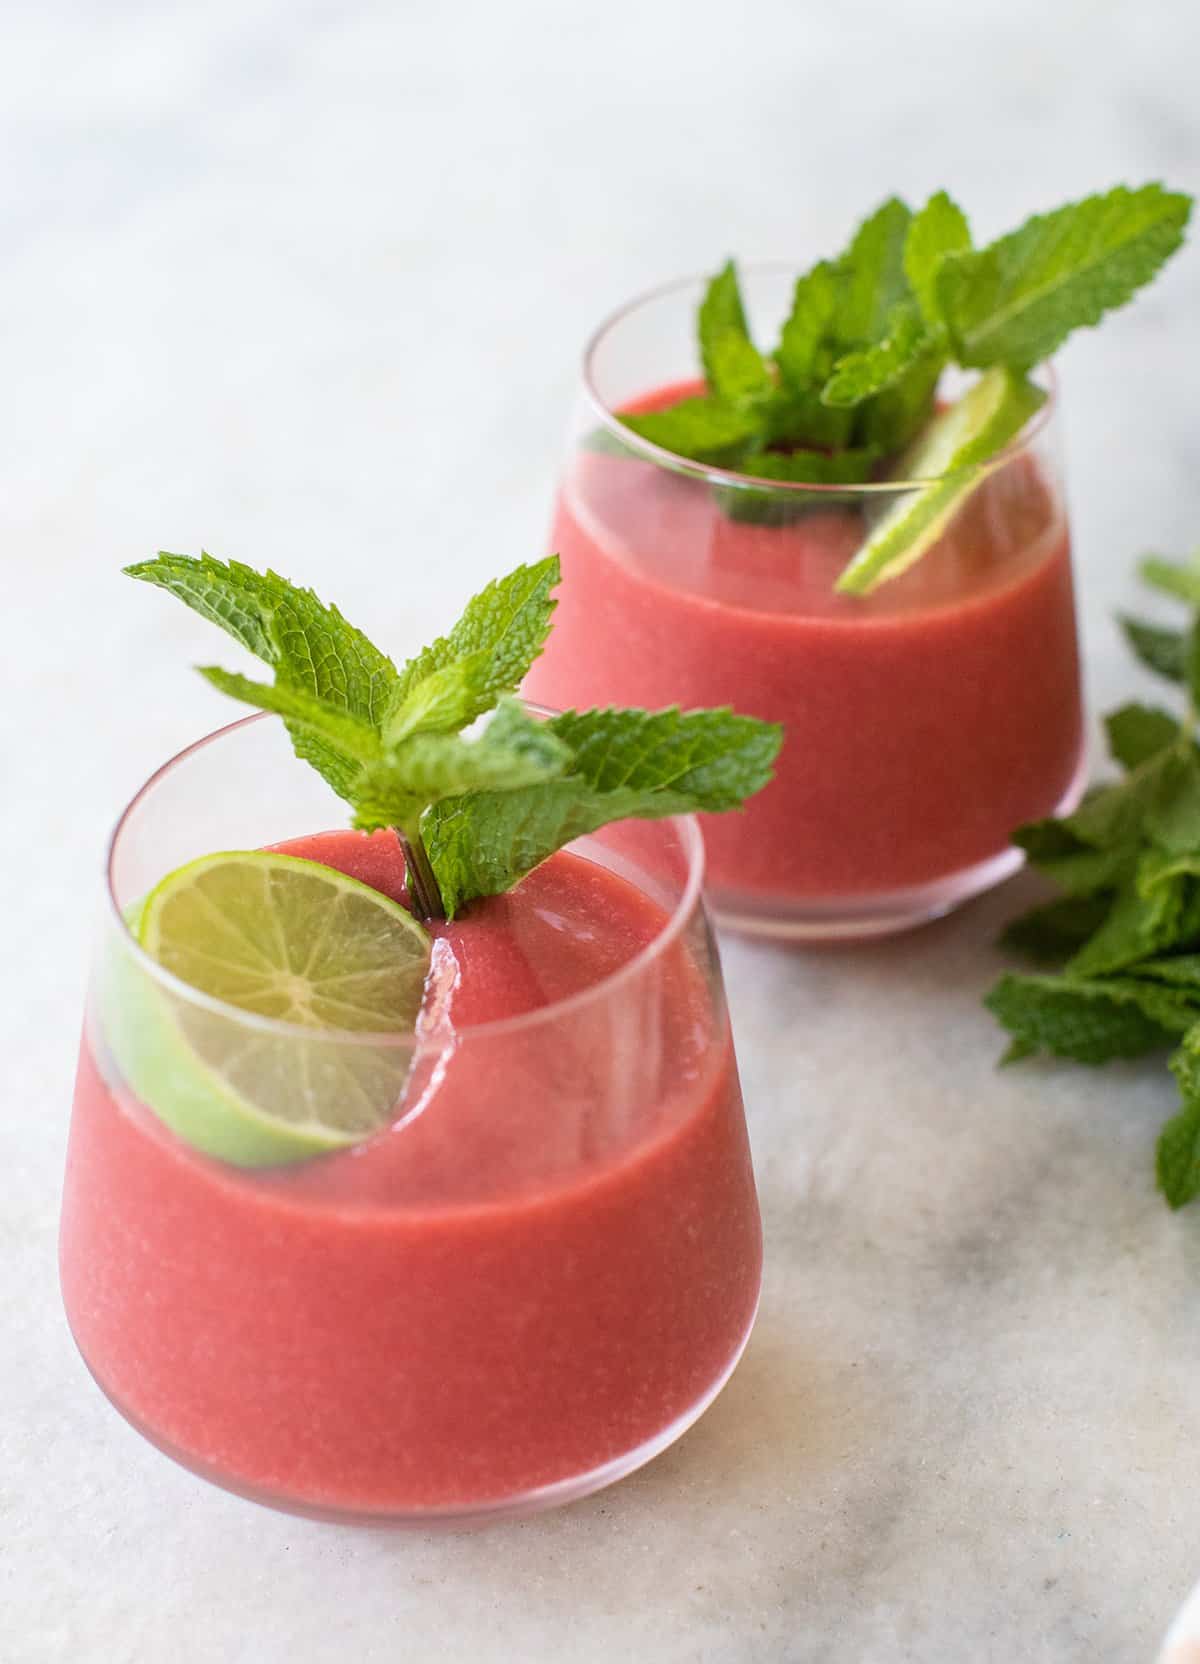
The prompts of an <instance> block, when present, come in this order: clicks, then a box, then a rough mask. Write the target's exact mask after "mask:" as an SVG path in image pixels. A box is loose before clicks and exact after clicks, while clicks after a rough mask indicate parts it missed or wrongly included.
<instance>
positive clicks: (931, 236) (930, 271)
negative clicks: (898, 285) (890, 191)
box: [904, 191, 971, 328]
mask: <svg viewBox="0 0 1200 1664" xmlns="http://www.w3.org/2000/svg"><path fill="white" fill-rule="evenodd" d="M970 246H971V230H970V227H969V226H968V224H967V216H966V215H965V214H964V213H963V211H962V209H961V208H960V207H959V206H958V204H957V203H956V202H955V201H954V200H953V199H952V198H951V197H950V196H949V195H948V194H947V193H946V192H945V191H938V192H936V194H935V195H933V196H931V197H930V199H929V201H928V202H927V203H926V204H925V206H924V208H922V209H920V210H919V211H918V212H917V213H916V214H914V215H913V217H912V220H911V222H910V224H909V227H908V236H907V238H906V239H905V243H904V273H905V276H906V277H907V278H908V283H909V287H910V288H911V290H912V292H913V294H914V295H915V296H916V299H917V304H918V306H919V307H920V309H921V312H922V314H923V315H924V318H925V321H926V323H928V324H930V325H932V326H933V327H935V328H941V326H942V313H941V306H940V304H939V302H938V295H937V275H938V271H939V269H940V267H941V264H942V257H943V255H946V254H958V253H960V252H961V251H962V250H964V249H969V248H970Z"/></svg>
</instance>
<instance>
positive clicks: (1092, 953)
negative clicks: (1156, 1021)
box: [1065, 850, 1187, 978]
mask: <svg viewBox="0 0 1200 1664" xmlns="http://www.w3.org/2000/svg"><path fill="white" fill-rule="evenodd" d="M1169 859H1170V858H1169V857H1168V856H1165V855H1163V854H1162V853H1161V852H1160V851H1157V850H1147V851H1145V852H1144V853H1143V854H1142V855H1141V856H1140V857H1139V859H1138V862H1137V866H1136V868H1135V869H1134V875H1133V878H1132V879H1131V880H1129V881H1128V882H1126V883H1125V884H1123V885H1122V887H1121V888H1120V889H1119V890H1118V891H1117V894H1116V898H1115V900H1114V901H1113V904H1112V907H1111V908H1110V909H1109V912H1108V916H1107V917H1106V919H1105V921H1104V923H1103V924H1102V925H1101V926H1100V928H1099V930H1098V931H1097V932H1096V934H1095V935H1094V936H1093V937H1091V939H1090V940H1089V941H1087V942H1086V943H1085V944H1084V945H1083V947H1081V948H1080V949H1079V951H1078V952H1077V953H1076V954H1074V955H1073V956H1072V958H1071V959H1069V960H1068V961H1067V964H1066V967H1065V969H1066V973H1067V975H1068V976H1071V977H1084V978H1087V977H1104V976H1111V975H1112V974H1113V973H1114V972H1116V971H1123V970H1125V969H1126V967H1127V966H1129V965H1133V964H1136V963H1137V961H1138V960H1139V959H1148V958H1151V957H1152V956H1153V955H1155V954H1159V953H1165V952H1166V951H1167V950H1168V949H1169V948H1172V947H1174V946H1175V944H1176V943H1177V942H1178V941H1179V938H1180V927H1181V925H1182V923H1183V920H1184V917H1185V912H1184V903H1185V900H1186V898H1187V892H1186V886H1185V879H1184V877H1183V875H1181V874H1179V873H1171V872H1168V871H1167V866H1168V863H1169Z"/></svg>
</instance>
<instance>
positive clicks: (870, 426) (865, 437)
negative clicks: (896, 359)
mask: <svg viewBox="0 0 1200 1664" xmlns="http://www.w3.org/2000/svg"><path fill="white" fill-rule="evenodd" d="M944 364H945V359H944V357H943V355H942V353H941V352H940V351H930V352H927V353H923V354H920V355H919V356H918V357H917V358H915V359H914V360H913V361H912V363H911V364H910V365H909V366H908V368H907V369H906V370H905V371H904V372H903V374H902V375H901V376H900V377H899V379H898V380H897V381H895V382H893V383H892V385H891V386H890V387H885V388H883V389H882V391H881V392H878V393H876V394H875V395H874V397H872V398H870V399H867V400H866V401H865V402H864V403H863V404H861V405H859V406H858V407H857V409H856V411H855V412H854V414H855V417H856V422H855V435H856V437H857V439H858V441H859V443H860V444H863V445H874V446H876V447H877V448H878V449H879V450H881V451H882V452H883V453H884V454H885V455H887V456H891V455H894V454H895V453H897V452H899V451H904V450H906V449H907V448H908V446H909V445H910V444H911V443H912V441H913V440H915V439H916V438H917V435H918V434H919V433H920V432H921V430H922V428H924V427H925V426H926V424H927V423H928V422H929V419H930V417H931V416H932V415H933V413H934V404H935V400H936V396H937V386H938V381H939V380H940V378H941V374H942V369H943V366H944ZM1039 402H1040V401H1039Z"/></svg>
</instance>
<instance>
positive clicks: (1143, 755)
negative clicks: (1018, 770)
mask: <svg viewBox="0 0 1200 1664" xmlns="http://www.w3.org/2000/svg"><path fill="white" fill-rule="evenodd" d="M1140 571H1141V576H1142V578H1143V580H1144V581H1145V582H1146V583H1147V584H1149V585H1151V586H1152V587H1153V588H1154V589H1157V590H1159V591H1161V592H1162V593H1164V594H1166V595H1169V596H1171V597H1172V598H1173V599H1175V600H1176V601H1181V602H1183V603H1185V604H1186V605H1187V606H1189V607H1190V608H1191V609H1192V615H1191V619H1190V621H1189V623H1188V624H1187V625H1186V626H1185V627H1183V628H1164V627H1163V626H1161V625H1158V624H1154V623H1150V622H1146V621H1144V620H1141V619H1137V618H1129V617H1125V618H1122V620H1121V624H1122V628H1123V630H1124V633H1125V636H1126V639H1127V640H1128V642H1129V644H1130V646H1131V647H1132V648H1133V651H1134V652H1135V653H1136V654H1137V656H1138V658H1139V659H1140V660H1141V662H1142V663H1143V664H1144V665H1145V666H1147V668H1148V669H1150V670H1152V671H1154V672H1155V673H1156V674H1157V675H1159V676H1161V677H1164V678H1166V679H1167V680H1168V681H1170V682H1174V683H1177V684H1179V685H1180V686H1181V687H1182V689H1183V692H1184V694H1185V698H1186V709H1185V711H1184V712H1183V714H1182V715H1178V714H1175V713H1173V712H1171V711H1168V710H1163V709H1161V708H1159V707H1157V706H1147V705H1142V704H1131V705H1123V706H1122V707H1121V708H1120V709H1119V710H1116V711H1113V712H1112V714H1111V715H1110V716H1108V717H1107V718H1106V724H1105V725H1106V728H1107V731H1108V742H1109V747H1110V750H1111V752H1112V755H1113V758H1114V759H1115V761H1116V762H1117V763H1118V764H1119V765H1120V767H1121V769H1122V770H1123V771H1124V772H1123V776H1122V778H1121V779H1119V780H1118V781H1116V782H1115V783H1113V784H1110V785H1104V786H1100V787H1098V788H1096V789H1095V790H1093V791H1092V792H1090V793H1089V794H1088V796H1087V797H1085V799H1084V801H1083V803H1082V804H1081V805H1080V807H1079V808H1078V809H1076V810H1075V812H1074V814H1071V815H1066V816H1063V817H1062V818H1060V819H1056V820H1043V821H1035V822H1033V823H1032V824H1031V825H1029V826H1024V827H1022V828H1021V829H1020V831H1018V833H1017V834H1016V839H1015V841H1016V842H1017V844H1019V845H1020V847H1021V848H1022V849H1024V850H1025V852H1026V854H1027V856H1028V858H1029V861H1030V863H1031V864H1032V865H1033V866H1034V867H1036V868H1037V869H1038V870H1039V871H1040V872H1043V873H1045V875H1046V876H1047V877H1048V878H1051V879H1053V880H1054V882H1055V883H1056V884H1057V885H1058V887H1059V889H1060V890H1061V892H1062V894H1061V896H1059V898H1058V899H1056V900H1054V901H1051V902H1048V903H1046V904H1045V905H1043V906H1040V907H1035V908H1034V909H1033V910H1032V911H1031V912H1029V913H1026V914H1025V915H1024V916H1023V917H1022V918H1019V919H1017V920H1016V922H1015V923H1014V924H1012V925H1010V926H1009V928H1008V930H1007V931H1006V932H1005V935H1004V938H1003V941H1004V942H1005V944H1006V945H1007V946H1009V947H1011V948H1014V949H1016V950H1018V951H1020V952H1022V953H1024V954H1025V955H1027V956H1028V957H1029V958H1031V959H1033V960H1035V961H1038V962H1040V963H1042V964H1044V965H1045V966H1047V967H1048V969H1047V970H1046V971H1045V972H1044V973H1042V974H1033V975H1025V976H1018V975H1009V976H1005V977H1002V978H1001V979H1000V981H999V982H998V983H997V984H996V986H995V987H994V988H993V989H992V991H991V992H990V993H989V994H988V996H987V999H986V1001H985V1003H986V1005H987V1006H988V1008H989V1010H991V1011H992V1013H993V1014H994V1015H995V1016H996V1017H997V1018H998V1019H999V1021H1000V1022H1001V1023H1002V1024H1003V1026H1004V1027H1005V1028H1006V1029H1007V1030H1008V1031H1009V1033H1010V1034H1011V1035H1012V1044H1011V1045H1010V1046H1009V1048H1008V1051H1007V1053H1006V1055H1005V1058H1004V1062H1006V1063H1013V1062H1016V1061H1018V1060H1019V1059H1021V1058H1025V1057H1030V1056H1033V1055H1034V1054H1036V1053H1039V1052H1045V1053H1049V1054H1051V1055H1052V1056H1055V1057H1063V1058H1070V1059H1073V1060H1074V1061H1075V1062H1077V1063H1090V1064H1102V1063H1107V1062H1109V1061H1110V1059H1112V1058H1131V1057H1140V1056H1142V1055H1143V1054H1144V1053H1148V1052H1154V1051H1162V1050H1165V1049H1166V1048H1168V1047H1174V1048H1175V1049H1174V1051H1173V1052H1172V1055H1171V1057H1170V1059H1169V1067H1170V1069H1171V1071H1172V1073H1173V1074H1174V1076H1175V1078H1176V1080H1177V1081H1178V1083H1179V1088H1180V1091H1181V1093H1182V1098H1183V1104H1182V1108H1181V1109H1180V1111H1179V1113H1178V1114H1177V1115H1176V1116H1174V1117H1173V1118H1172V1119H1171V1120H1170V1121H1168V1122H1167V1124H1166V1126H1165V1127H1164V1128H1163V1130H1162V1133H1161V1134H1160V1136H1159V1140H1158V1152H1157V1163H1156V1165H1157V1177H1158V1185H1159V1188H1160V1189H1161V1190H1162V1192H1163V1194H1164V1196H1165V1197H1166V1199H1167V1201H1168V1202H1169V1203H1170V1205H1171V1206H1172V1207H1173V1208H1178V1207H1182V1206H1183V1205H1184V1203H1186V1202H1190V1201H1192V1200H1193V1199H1194V1198H1195V1197H1196V1196H1197V1194H1200V748H1198V746H1197V712H1198V711H1200V556H1198V557H1197V558H1196V559H1195V560H1193V561H1191V562H1190V563H1184V564H1180V563H1173V562H1170V561H1165V560H1161V559H1158V558H1156V557H1155V558H1150V559H1147V560H1145V561H1143V562H1142V565H1141V568H1140Z"/></svg>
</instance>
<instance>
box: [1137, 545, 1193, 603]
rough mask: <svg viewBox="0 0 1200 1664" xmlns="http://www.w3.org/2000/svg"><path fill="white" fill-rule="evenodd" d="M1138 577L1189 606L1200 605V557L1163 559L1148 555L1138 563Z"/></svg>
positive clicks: (1158, 556)
mask: <svg viewBox="0 0 1200 1664" xmlns="http://www.w3.org/2000/svg"><path fill="white" fill-rule="evenodd" d="M1138 577H1139V578H1141V580H1142V582H1143V583H1144V584H1149V585H1150V587H1151V589H1159V590H1161V591H1162V592H1163V594H1164V595H1170V596H1172V597H1173V598H1174V599H1175V600H1176V601H1186V602H1187V604H1188V606H1189V607H1200V557H1197V558H1195V559H1192V560H1189V561H1173V560H1163V559H1162V557H1161V556H1160V555H1147V556H1146V557H1145V559H1144V560H1142V561H1139V563H1138Z"/></svg>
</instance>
